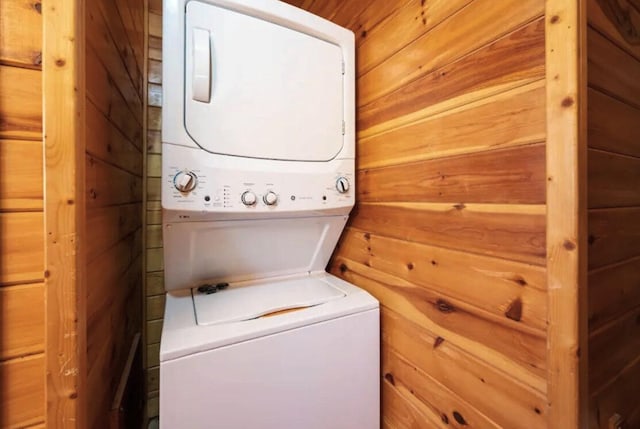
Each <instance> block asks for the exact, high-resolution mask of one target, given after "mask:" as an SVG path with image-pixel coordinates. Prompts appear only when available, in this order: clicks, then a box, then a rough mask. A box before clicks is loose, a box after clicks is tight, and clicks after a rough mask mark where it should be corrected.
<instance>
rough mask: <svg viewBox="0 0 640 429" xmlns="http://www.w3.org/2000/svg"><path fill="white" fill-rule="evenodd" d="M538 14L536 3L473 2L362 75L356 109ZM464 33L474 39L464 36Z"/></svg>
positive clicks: (540, 11) (533, 0) (531, 0)
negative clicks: (514, 4) (515, 4)
mask: <svg viewBox="0 0 640 429" xmlns="http://www.w3.org/2000/svg"><path fill="white" fill-rule="evenodd" d="M432 3H433V2H432ZM449 3H454V2H449ZM454 4H458V5H459V2H455V3H454ZM454 10H455V6H454ZM542 14H543V3H542V2H540V1H538V0H526V1H522V2H520V3H519V4H518V7H512V6H511V5H510V4H508V3H503V4H496V3H495V2H493V1H490V0H476V1H474V2H472V3H471V4H469V6H468V7H466V8H463V9H462V10H461V11H460V12H459V13H457V14H454V15H452V16H451V17H450V19H447V20H445V21H444V22H442V24H441V25H438V26H436V27H435V28H434V29H433V31H430V32H427V33H426V34H425V35H424V36H422V37H420V38H419V39H417V40H415V41H414V42H413V43H411V44H409V45H408V46H406V47H404V49H402V50H401V51H398V52H397V53H396V54H395V55H394V56H392V57H390V58H389V59H388V60H386V61H384V62H382V63H381V64H379V65H378V67H376V68H374V69H372V70H371V71H369V72H368V73H366V74H364V75H363V76H362V77H361V78H360V79H359V83H360V85H359V87H358V90H359V94H358V106H363V105H366V104H369V103H371V102H372V101H373V100H376V99H378V98H380V97H382V96H384V95H386V94H389V93H391V92H393V91H394V90H397V89H399V88H403V87H405V85H406V84H408V83H410V82H413V81H416V80H418V78H419V77H421V76H423V75H426V74H429V73H432V72H433V71H435V70H438V69H440V68H441V67H443V66H444V65H446V64H450V63H452V62H454V61H455V60H456V59H458V58H461V57H463V56H465V55H467V54H469V53H470V52H473V51H475V50H476V49H478V48H480V47H482V46H485V45H487V44H489V43H490V42H492V41H494V40H497V39H499V38H501V37H502V36H504V35H506V34H508V33H510V32H511V31H513V30H514V29H516V28H519V27H520V26H522V25H523V24H525V23H527V22H528V21H531V20H532V19H533V18H535V17H538V16H541V15H542ZM468 34H473V35H474V37H473V38H467V37H464V35H468ZM409 87H410V86H409Z"/></svg>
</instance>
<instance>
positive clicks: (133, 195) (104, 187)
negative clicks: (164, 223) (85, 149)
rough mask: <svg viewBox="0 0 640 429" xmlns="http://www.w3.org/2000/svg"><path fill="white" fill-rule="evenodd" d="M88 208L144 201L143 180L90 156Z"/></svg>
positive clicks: (87, 185) (87, 169) (87, 170)
mask: <svg viewBox="0 0 640 429" xmlns="http://www.w3.org/2000/svg"><path fill="white" fill-rule="evenodd" d="M85 174H86V190H87V207H88V208H95V207H105V206H111V205H118V204H128V203H136V202H139V201H142V179H141V178H140V177H138V176H135V175H133V174H131V173H129V172H127V171H125V170H122V169H120V168H118V167H114V166H113V165H111V164H107V163H105V162H103V161H100V160H99V159H97V158H95V157H93V156H90V155H88V156H87V160H86V173H85Z"/></svg>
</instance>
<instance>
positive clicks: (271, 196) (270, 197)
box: [262, 191, 278, 206]
mask: <svg viewBox="0 0 640 429" xmlns="http://www.w3.org/2000/svg"><path fill="white" fill-rule="evenodd" d="M262 201H264V203H265V204H266V205H268V206H272V205H274V204H275V203H277V202H278V196H277V195H276V193H275V192H273V191H269V192H267V193H266V194H264V196H263V197H262Z"/></svg>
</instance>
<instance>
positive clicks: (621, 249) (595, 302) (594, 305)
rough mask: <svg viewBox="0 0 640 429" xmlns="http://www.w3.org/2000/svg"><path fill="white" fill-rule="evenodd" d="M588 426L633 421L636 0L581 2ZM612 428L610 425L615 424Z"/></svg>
mask: <svg viewBox="0 0 640 429" xmlns="http://www.w3.org/2000/svg"><path fill="white" fill-rule="evenodd" d="M587 3H588V21H589V27H588V75H589V114H588V115H589V130H588V137H589V155H588V156H589V160H588V164H589V177H588V195H589V196H588V203H589V243H590V247H589V333H590V341H589V380H590V382H589V389H590V397H591V413H590V427H591V428H593V429H595V428H600V429H604V428H608V427H614V426H608V425H609V420H610V419H611V417H612V416H613V415H614V414H618V415H619V416H620V417H621V418H622V419H624V420H625V421H626V425H627V426H625V427H629V428H635V427H640V401H639V400H638V398H639V397H640V223H639V222H638V219H639V217H640V127H639V126H638V124H640V36H639V34H640V5H639V4H638V2H636V1H632V0H618V1H613V0H588V2H587ZM615 427H618V426H615Z"/></svg>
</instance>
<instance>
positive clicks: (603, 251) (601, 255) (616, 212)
mask: <svg viewBox="0 0 640 429" xmlns="http://www.w3.org/2000/svg"><path fill="white" fill-rule="evenodd" d="M638 216H640V208H638V207H628V208H612V209H598V210H590V211H589V268H590V269H595V268H598V267H603V266H605V265H610V264H613V263H616V262H621V261H624V260H627V259H630V258H633V257H636V256H640V225H639V224H638V219H639V218H638Z"/></svg>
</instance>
